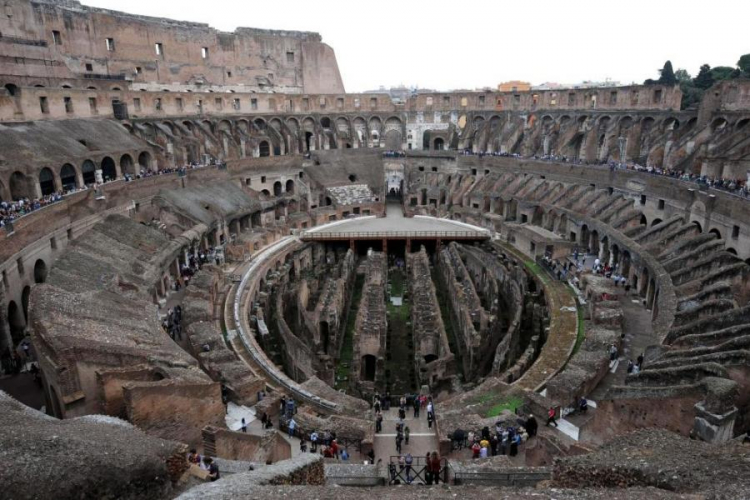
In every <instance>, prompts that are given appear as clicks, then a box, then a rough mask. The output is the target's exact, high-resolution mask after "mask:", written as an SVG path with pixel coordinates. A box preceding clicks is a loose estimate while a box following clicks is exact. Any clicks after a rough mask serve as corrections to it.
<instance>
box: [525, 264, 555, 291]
mask: <svg viewBox="0 0 750 500" xmlns="http://www.w3.org/2000/svg"><path fill="white" fill-rule="evenodd" d="M524 265H525V266H526V267H528V268H529V270H530V271H531V272H532V273H534V274H536V276H537V277H538V278H539V279H540V280H542V282H543V283H544V284H545V285H547V284H549V279H550V278H549V275H548V274H547V273H546V272H545V271H544V269H542V268H541V267H539V264H537V263H536V262H534V261H533V260H526V261H524Z"/></svg>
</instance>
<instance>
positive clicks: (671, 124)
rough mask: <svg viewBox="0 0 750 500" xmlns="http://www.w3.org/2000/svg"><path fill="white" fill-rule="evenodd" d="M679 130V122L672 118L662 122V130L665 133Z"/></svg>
mask: <svg viewBox="0 0 750 500" xmlns="http://www.w3.org/2000/svg"><path fill="white" fill-rule="evenodd" d="M679 128H680V122H679V120H678V119H677V118H675V117H674V116H670V117H667V118H665V119H664V122H663V123H662V129H663V131H665V132H668V131H670V130H677V129H679Z"/></svg>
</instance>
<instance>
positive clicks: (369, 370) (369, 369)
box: [360, 354, 376, 382]
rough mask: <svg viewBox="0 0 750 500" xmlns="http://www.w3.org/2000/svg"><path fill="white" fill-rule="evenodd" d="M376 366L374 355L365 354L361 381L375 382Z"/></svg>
mask: <svg viewBox="0 0 750 500" xmlns="http://www.w3.org/2000/svg"><path fill="white" fill-rule="evenodd" d="M375 366H376V359H375V356H373V355H372V354H365V355H364V356H362V373H361V375H360V379H361V380H364V381H366V382H374V381H375Z"/></svg>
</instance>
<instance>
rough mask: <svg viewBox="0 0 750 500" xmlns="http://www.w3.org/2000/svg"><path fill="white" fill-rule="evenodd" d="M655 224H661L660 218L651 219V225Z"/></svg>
mask: <svg viewBox="0 0 750 500" xmlns="http://www.w3.org/2000/svg"><path fill="white" fill-rule="evenodd" d="M657 224H661V219H654V220H652V221H651V227H654V226H656V225H657Z"/></svg>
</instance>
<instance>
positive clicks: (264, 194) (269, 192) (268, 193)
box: [260, 189, 271, 198]
mask: <svg viewBox="0 0 750 500" xmlns="http://www.w3.org/2000/svg"><path fill="white" fill-rule="evenodd" d="M260 194H262V195H263V196H265V197H266V198H270V196H271V191H269V190H268V189H264V190H262V191H261V192H260Z"/></svg>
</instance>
